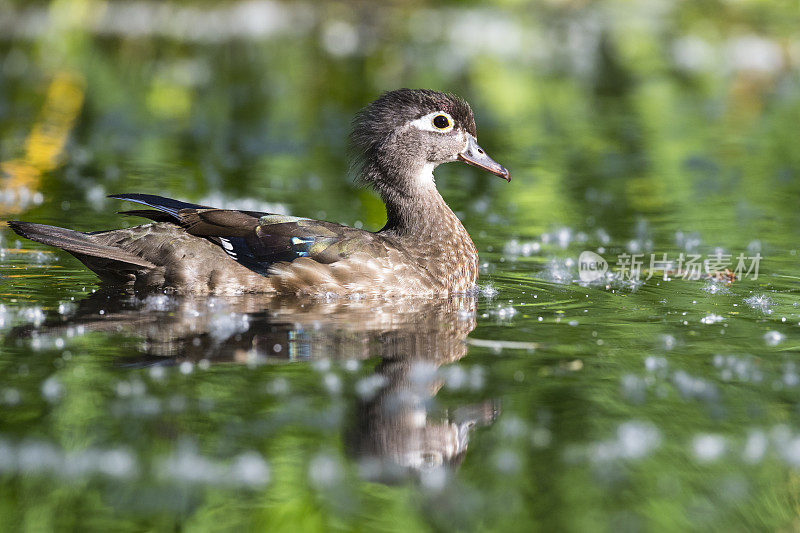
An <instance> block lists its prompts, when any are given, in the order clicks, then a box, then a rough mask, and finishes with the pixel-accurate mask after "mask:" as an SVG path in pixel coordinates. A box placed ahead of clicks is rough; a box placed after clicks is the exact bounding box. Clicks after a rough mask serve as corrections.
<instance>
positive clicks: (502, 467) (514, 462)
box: [492, 449, 522, 474]
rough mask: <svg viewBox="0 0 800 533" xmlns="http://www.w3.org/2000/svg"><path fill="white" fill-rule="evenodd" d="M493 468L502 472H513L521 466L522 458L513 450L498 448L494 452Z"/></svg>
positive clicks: (517, 470)
mask: <svg viewBox="0 0 800 533" xmlns="http://www.w3.org/2000/svg"><path fill="white" fill-rule="evenodd" d="M492 462H493V463H494V467H495V469H496V470H497V471H498V472H500V473H502V474H515V473H517V472H519V470H520V468H521V467H522V459H521V458H520V456H519V454H518V453H517V452H515V451H514V450H507V449H504V450H499V451H497V452H496V453H495V454H494V458H493V461H492Z"/></svg>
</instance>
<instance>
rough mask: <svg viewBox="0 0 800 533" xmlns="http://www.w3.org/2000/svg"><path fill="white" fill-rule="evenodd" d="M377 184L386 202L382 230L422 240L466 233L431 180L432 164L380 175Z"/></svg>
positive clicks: (449, 237) (448, 237)
mask: <svg viewBox="0 0 800 533" xmlns="http://www.w3.org/2000/svg"><path fill="white" fill-rule="evenodd" d="M381 178H383V179H380V180H375V181H373V183H375V184H376V186H377V187H376V188H377V189H378V192H379V193H380V195H381V198H382V199H383V201H384V203H385V204H386V225H385V226H384V227H383V229H382V230H381V232H382V233H384V232H385V233H392V234H395V235H397V236H402V237H409V238H418V239H425V240H431V239H432V240H442V239H444V240H451V239H452V238H453V237H455V236H456V235H458V236H466V238H467V239H469V235H468V234H467V233H466V230H465V229H464V226H462V225H461V221H459V220H458V217H456V215H455V213H453V211H452V210H451V209H450V207H448V205H447V204H446V203H445V201H444V198H442V195H441V194H439V191H438V190H437V189H436V184H435V183H434V181H433V165H422V166H421V167H419V168H409V169H408V170H407V171H406V172H404V173H402V174H401V175H400V176H397V175H395V176H394V177H393V178H392V179H387V178H386V177H385V176H383V175H382V176H381Z"/></svg>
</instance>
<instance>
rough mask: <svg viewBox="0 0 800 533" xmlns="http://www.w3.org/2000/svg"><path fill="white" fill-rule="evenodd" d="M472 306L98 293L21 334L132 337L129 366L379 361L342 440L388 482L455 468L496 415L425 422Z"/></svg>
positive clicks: (489, 405)
mask: <svg viewBox="0 0 800 533" xmlns="http://www.w3.org/2000/svg"><path fill="white" fill-rule="evenodd" d="M475 305H476V301H475V298H474V297H467V296H464V297H451V298H440V299H439V298H437V299H423V300H420V299H408V300H402V299H401V300H394V301H375V300H350V299H339V300H335V301H318V300H305V301H303V300H296V299H293V300H281V299H275V298H274V299H268V298H267V299H265V298H264V297H263V296H258V295H242V296H238V297H225V298H221V297H220V298H211V299H208V298H200V297H196V298H193V297H178V296H167V295H163V294H159V295H150V296H147V297H145V298H143V299H139V298H137V297H134V296H130V295H128V296H122V297H121V296H120V294H119V293H109V292H98V293H96V294H93V295H92V296H90V297H89V298H87V299H85V300H83V301H81V302H80V303H79V305H78V308H77V310H76V311H75V312H74V313H73V314H72V316H70V317H69V318H68V319H66V320H63V319H62V320H60V321H59V322H58V323H54V322H49V323H47V324H46V325H45V326H43V327H40V328H37V329H29V330H28V331H27V335H37V334H41V333H42V332H43V330H46V331H47V333H58V332H57V331H54V330H60V329H66V328H73V330H74V328H84V329H85V330H86V331H105V332H111V333H122V334H130V335H134V336H136V337H139V338H141V344H140V353H139V354H138V355H137V356H135V357H131V358H125V359H124V360H122V361H121V363H122V364H123V365H131V366H135V367H141V366H148V365H178V364H180V363H182V362H184V361H190V362H194V363H197V362H200V361H208V362H210V363H225V362H228V363H229V362H236V363H244V364H251V365H252V364H260V363H276V362H284V361H312V360H324V359H331V360H339V361H348V360H366V359H370V358H379V363H378V365H377V366H376V367H375V370H374V373H373V374H372V375H371V376H367V377H366V378H364V379H362V380H360V381H359V385H360V386H357V387H356V389H357V390H356V394H354V395H353V397H354V398H355V403H356V405H355V408H354V410H353V411H354V413H355V416H354V417H353V418H354V420H353V421H352V423H351V424H350V425H349V428H348V429H346V435H345V442H346V446H347V450H348V453H349V454H351V455H352V456H354V458H355V459H357V460H358V461H359V464H360V465H361V466H362V467H363V468H361V469H360V470H361V472H362V474H363V475H364V476H365V477H367V478H369V479H372V480H377V481H384V482H390V481H394V480H399V479H402V478H404V477H406V476H407V475H408V474H412V475H416V474H423V473H425V472H426V471H428V470H431V469H435V468H439V467H446V468H457V467H458V466H459V465H460V463H461V462H462V461H463V459H464V455H465V452H466V449H467V441H468V438H469V433H470V430H471V429H472V428H473V427H475V426H478V425H487V424H491V423H492V422H493V421H494V419H495V417H496V415H497V412H498V408H497V404H496V402H494V401H492V400H487V401H485V402H482V403H479V404H474V405H464V406H460V407H458V408H456V409H454V410H453V411H452V412H451V413H444V414H440V415H438V416H437V415H435V414H433V409H432V404H433V401H432V400H433V398H434V397H435V395H436V394H437V393H438V391H439V389H440V388H441V386H442V385H443V379H442V377H441V376H442V372H440V371H439V368H440V367H442V366H443V365H447V364H450V363H453V362H456V361H458V360H460V359H461V358H462V357H464V355H466V353H467V343H466V339H467V335H468V334H469V333H470V332H471V331H472V330H473V329H474V328H475ZM101 311H102V313H101ZM24 335H25V333H23V332H22V331H19V332H17V335H16V336H24Z"/></svg>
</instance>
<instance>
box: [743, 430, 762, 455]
mask: <svg viewBox="0 0 800 533" xmlns="http://www.w3.org/2000/svg"><path fill="white" fill-rule="evenodd" d="M767 444H768V440H767V436H766V435H765V434H764V432H763V431H761V430H760V429H752V430H750V431H749V432H748V434H747V440H746V441H745V445H744V450H743V451H742V459H744V460H745V461H747V462H748V463H758V462H759V461H761V459H762V458H763V457H764V454H765V453H766V451H767Z"/></svg>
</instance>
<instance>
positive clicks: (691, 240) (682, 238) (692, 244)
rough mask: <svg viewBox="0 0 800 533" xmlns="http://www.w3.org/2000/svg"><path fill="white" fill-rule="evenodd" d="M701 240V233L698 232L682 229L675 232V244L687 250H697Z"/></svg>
mask: <svg viewBox="0 0 800 533" xmlns="http://www.w3.org/2000/svg"><path fill="white" fill-rule="evenodd" d="M701 242H702V241H701V240H700V234H699V233H697V232H694V233H684V232H682V231H678V232H676V233H675V244H677V245H678V246H679V247H681V248H683V249H684V250H685V251H687V252H692V251H694V250H697V248H698V247H699V246H700V243H701Z"/></svg>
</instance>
